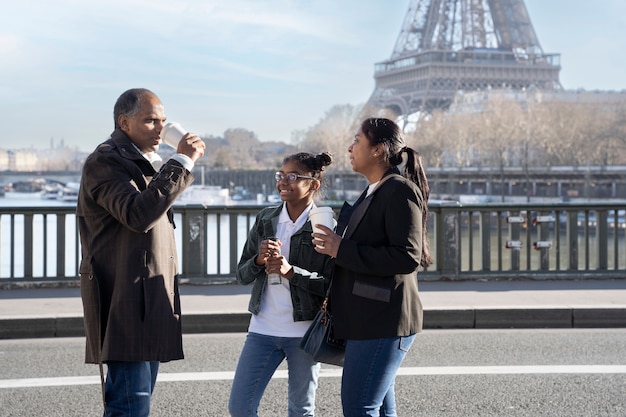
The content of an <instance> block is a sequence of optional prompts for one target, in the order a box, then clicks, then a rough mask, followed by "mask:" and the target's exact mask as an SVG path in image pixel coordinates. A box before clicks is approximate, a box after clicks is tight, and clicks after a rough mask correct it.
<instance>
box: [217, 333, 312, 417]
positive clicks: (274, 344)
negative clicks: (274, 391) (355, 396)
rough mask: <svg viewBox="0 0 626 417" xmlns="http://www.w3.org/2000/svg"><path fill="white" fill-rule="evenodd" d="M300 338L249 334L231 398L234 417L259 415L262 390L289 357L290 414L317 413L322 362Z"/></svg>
mask: <svg viewBox="0 0 626 417" xmlns="http://www.w3.org/2000/svg"><path fill="white" fill-rule="evenodd" d="M300 340H301V338H300V337H275V336H266V335H262V334H258V333H248V336H247V337H246V342H245V343H244V346H243V350H242V351H241V355H240V356H239V363H238V364H237V370H236V371H235V378H234V380H233V386H232V389H231V391H230V400H229V401H228V411H229V412H230V415H231V416H233V417H256V416H257V415H258V414H257V410H258V408H259V403H260V402H261V397H262V396H263V392H264V391H265V388H266V387H267V384H268V383H269V382H270V379H271V378H272V375H274V372H275V371H276V368H278V366H279V365H280V363H281V362H282V361H283V359H285V358H287V367H288V369H289V379H288V387H289V388H288V401H289V410H288V414H287V415H288V416H289V417H296V416H313V415H314V414H315V390H316V389H317V379H318V376H319V372H320V364H319V363H318V362H315V361H314V360H313V358H312V357H311V356H310V355H308V354H307V353H305V352H304V351H303V350H302V349H301V348H300Z"/></svg>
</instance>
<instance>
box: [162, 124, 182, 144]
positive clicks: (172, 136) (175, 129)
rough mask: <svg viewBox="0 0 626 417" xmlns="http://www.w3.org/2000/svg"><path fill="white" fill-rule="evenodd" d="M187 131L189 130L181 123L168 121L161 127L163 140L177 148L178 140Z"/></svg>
mask: <svg viewBox="0 0 626 417" xmlns="http://www.w3.org/2000/svg"><path fill="white" fill-rule="evenodd" d="M186 133H187V131H186V130H185V129H183V127H182V126H181V125H180V124H179V123H175V122H172V123H168V124H166V125H165V126H163V129H161V142H163V143H164V144H166V145H168V146H171V147H172V148H174V149H176V148H178V142H180V140H181V139H182V138H183V136H185V134H186Z"/></svg>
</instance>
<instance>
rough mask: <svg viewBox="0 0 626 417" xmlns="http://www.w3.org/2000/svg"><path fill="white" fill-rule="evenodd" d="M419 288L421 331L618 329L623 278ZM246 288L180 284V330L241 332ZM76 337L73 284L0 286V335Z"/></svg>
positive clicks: (79, 330) (625, 311)
mask: <svg viewBox="0 0 626 417" xmlns="http://www.w3.org/2000/svg"><path fill="white" fill-rule="evenodd" d="M419 288H420V294H421V299H422V303H423V305H424V328H426V329H504V328H520V329H521V328H624V327H626V279H624V280H593V279H592V280H580V281H569V280H568V281H566V280H559V281H445V282H444V281H421V282H420V284H419ZM250 290H251V286H240V285H237V284H212V285H190V284H184V283H183V284H182V285H181V287H180V292H181V306H182V312H183V317H182V323H183V332H184V333H185V334H191V333H230V332H245V331H247V327H248V323H249V320H250V313H248V311H247V306H248V301H249V297H250V295H249V294H250ZM82 335H84V328H83V313H82V304H81V299H80V288H78V287H68V286H63V287H55V288H49V287H42V286H38V285H32V284H28V285H26V284H21V285H19V284H11V285H8V284H6V283H4V285H3V286H2V287H0V339H17V338H41V337H75V336H82Z"/></svg>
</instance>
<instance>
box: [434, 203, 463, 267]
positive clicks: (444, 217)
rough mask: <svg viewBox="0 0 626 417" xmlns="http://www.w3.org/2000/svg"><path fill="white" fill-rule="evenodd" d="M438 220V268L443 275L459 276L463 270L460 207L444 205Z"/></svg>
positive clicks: (436, 225) (436, 232)
mask: <svg viewBox="0 0 626 417" xmlns="http://www.w3.org/2000/svg"><path fill="white" fill-rule="evenodd" d="M436 220H437V221H436V223H435V235H436V236H437V237H438V239H437V241H436V245H437V269H438V270H439V273H440V274H441V276H453V277H457V276H458V275H459V273H460V272H461V245H460V239H459V209H458V208H452V207H445V206H444V207H442V208H441V214H439V215H438V216H437V219H436Z"/></svg>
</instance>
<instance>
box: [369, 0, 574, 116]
mask: <svg viewBox="0 0 626 417" xmlns="http://www.w3.org/2000/svg"><path fill="white" fill-rule="evenodd" d="M560 69H561V67H560V55H559V54H547V53H544V52H543V50H542V49H541V45H540V44H539V40H538V39H537V35H536V34H535V30H534V29H533V25H532V23H531V21H530V17H529V16H528V11H527V10H526V5H525V4H524V0H411V1H410V4H409V10H408V12H407V14H406V17H405V19H404V24H403V25H402V30H401V31H400V35H399V36H398V39H397V41H396V45H395V47H394V49H393V53H392V54H391V58H389V59H388V60H386V61H382V62H378V63H376V64H375V70H374V79H375V81H376V87H375V90H374V92H373V94H372V95H371V97H370V99H369V101H368V103H369V104H370V105H372V106H374V107H377V108H381V109H382V108H385V109H390V110H392V111H394V112H395V113H396V114H397V115H399V116H405V117H406V116H407V115H409V114H412V113H415V112H425V113H427V112H430V111H432V110H433V109H437V108H440V109H446V108H447V107H448V106H449V105H450V103H451V102H452V100H453V98H454V96H455V94H457V92H460V91H476V90H486V89H499V88H509V89H513V90H523V89H526V88H531V87H533V86H534V88H537V89H542V90H562V89H563V87H562V86H561V83H560V81H559V71H560ZM405 120H406V119H405Z"/></svg>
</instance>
